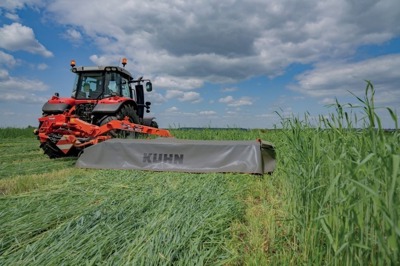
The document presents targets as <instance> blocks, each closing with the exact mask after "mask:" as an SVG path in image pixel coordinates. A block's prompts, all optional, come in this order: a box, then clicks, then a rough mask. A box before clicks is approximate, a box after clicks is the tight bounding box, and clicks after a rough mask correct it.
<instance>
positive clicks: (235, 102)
mask: <svg viewBox="0 0 400 266" xmlns="http://www.w3.org/2000/svg"><path fill="white" fill-rule="evenodd" d="M218 101H219V102H220V103H226V104H227V105H228V106H231V107H239V106H244V105H252V104H253V101H252V99H251V98H250V97H241V98H239V99H234V98H233V97H232V96H230V95H228V96H226V97H224V98H220V99H219V100H218Z"/></svg>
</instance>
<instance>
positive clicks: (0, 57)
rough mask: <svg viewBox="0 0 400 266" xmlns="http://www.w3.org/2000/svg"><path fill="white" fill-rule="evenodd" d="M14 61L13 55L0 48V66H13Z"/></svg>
mask: <svg viewBox="0 0 400 266" xmlns="http://www.w3.org/2000/svg"><path fill="white" fill-rule="evenodd" d="M16 62H17V61H16V60H15V58H14V56H12V55H10V54H7V53H5V52H3V51H1V50H0V66H5V67H13V66H14V65H15V64H16Z"/></svg>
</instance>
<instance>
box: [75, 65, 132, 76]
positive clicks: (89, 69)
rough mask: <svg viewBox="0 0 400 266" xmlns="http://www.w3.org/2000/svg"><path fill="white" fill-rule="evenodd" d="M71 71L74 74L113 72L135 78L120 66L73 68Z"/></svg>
mask: <svg viewBox="0 0 400 266" xmlns="http://www.w3.org/2000/svg"><path fill="white" fill-rule="evenodd" d="M71 71H72V72H74V73H79V72H103V71H112V72H120V73H123V74H125V75H128V76H129V77H131V78H133V76H132V74H131V73H130V72H129V71H127V70H126V69H125V68H122V67H119V66H79V67H73V68H71Z"/></svg>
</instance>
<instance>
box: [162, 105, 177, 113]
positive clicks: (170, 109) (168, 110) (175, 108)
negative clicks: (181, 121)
mask: <svg viewBox="0 0 400 266" xmlns="http://www.w3.org/2000/svg"><path fill="white" fill-rule="evenodd" d="M178 111H179V109H178V107H176V106H172V107H170V108H168V109H166V110H165V112H167V113H176V112H178Z"/></svg>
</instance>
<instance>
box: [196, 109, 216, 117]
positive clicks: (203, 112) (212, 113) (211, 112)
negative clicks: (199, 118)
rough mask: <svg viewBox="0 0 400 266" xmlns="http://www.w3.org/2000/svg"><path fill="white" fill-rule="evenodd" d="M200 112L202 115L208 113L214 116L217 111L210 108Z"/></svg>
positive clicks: (207, 114)
mask: <svg viewBox="0 0 400 266" xmlns="http://www.w3.org/2000/svg"><path fill="white" fill-rule="evenodd" d="M199 114H200V115H206V116H212V115H216V114H217V112H215V111H210V110H208V111H200V113H199Z"/></svg>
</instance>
